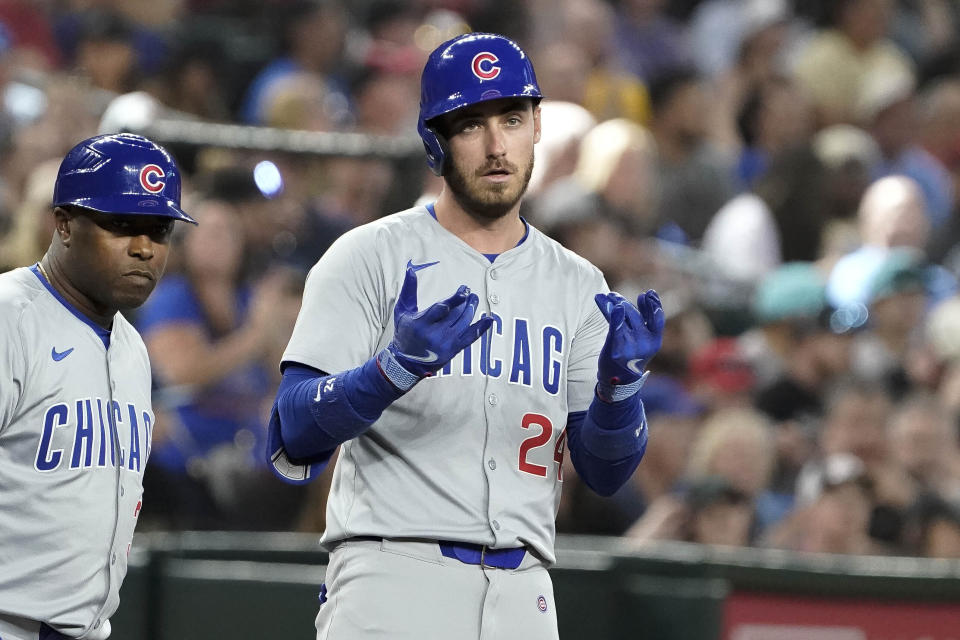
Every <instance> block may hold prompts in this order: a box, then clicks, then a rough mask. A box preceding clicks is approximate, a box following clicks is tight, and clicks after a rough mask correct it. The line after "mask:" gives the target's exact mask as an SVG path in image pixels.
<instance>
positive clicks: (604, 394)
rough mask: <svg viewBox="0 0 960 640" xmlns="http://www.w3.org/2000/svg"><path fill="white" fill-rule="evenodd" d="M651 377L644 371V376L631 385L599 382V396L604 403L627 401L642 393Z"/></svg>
mask: <svg viewBox="0 0 960 640" xmlns="http://www.w3.org/2000/svg"><path fill="white" fill-rule="evenodd" d="M649 376H650V372H649V371H644V372H643V375H642V376H640V378H639V379H638V380H635V381H634V382H631V383H630V384H607V383H604V382H598V383H597V395H598V396H600V399H601V400H603V401H604V402H619V401H620V400H626V399H627V398H629V397H630V396H632V395H633V394H635V393H636V392H637V391H640V388H641V387H642V386H643V383H644V382H646V381H647V378H648V377H649Z"/></svg>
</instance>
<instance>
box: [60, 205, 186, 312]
mask: <svg viewBox="0 0 960 640" xmlns="http://www.w3.org/2000/svg"><path fill="white" fill-rule="evenodd" d="M67 224H68V225H69V237H68V241H69V245H68V251H67V259H68V261H69V264H68V266H69V269H70V279H71V281H72V282H73V284H74V286H76V288H77V289H78V290H79V291H80V293H81V294H83V296H85V297H86V298H87V302H89V303H90V304H91V306H92V310H93V311H94V312H95V313H97V314H104V315H112V313H113V312H115V311H116V310H119V309H133V308H135V307H139V306H140V305H141V304H143V303H144V302H145V301H146V299H147V297H148V296H149V295H150V293H151V292H152V291H153V288H154V287H155V286H156V284H157V281H159V280H160V276H162V275H163V270H164V268H165V267H166V264H167V253H168V250H169V245H170V235H171V234H172V232H173V224H174V220H173V218H168V217H165V216H144V215H104V214H101V213H97V212H94V211H89V210H84V211H83V212H81V213H76V212H74V214H73V215H71V216H70V218H69V220H68V222H67Z"/></svg>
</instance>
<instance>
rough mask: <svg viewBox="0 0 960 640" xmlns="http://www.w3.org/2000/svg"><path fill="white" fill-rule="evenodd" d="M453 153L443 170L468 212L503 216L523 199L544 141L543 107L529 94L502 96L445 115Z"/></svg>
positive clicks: (452, 189) (489, 216)
mask: <svg viewBox="0 0 960 640" xmlns="http://www.w3.org/2000/svg"><path fill="white" fill-rule="evenodd" d="M442 126H443V129H444V131H445V132H446V135H447V140H448V144H449V151H450V157H451V166H450V170H449V171H448V173H447V174H446V176H445V179H446V181H447V184H448V185H449V186H450V190H451V192H452V193H453V196H454V197H455V198H456V200H457V202H459V204H460V205H461V206H462V207H463V208H464V209H465V210H466V211H467V212H469V213H472V214H474V215H477V216H479V217H484V218H499V217H502V216H504V215H506V214H507V213H508V212H510V211H511V210H512V209H513V208H514V206H515V205H516V204H517V203H518V202H520V198H521V197H522V196H523V193H524V191H526V189H527V184H528V183H529V182H530V174H531V172H532V171H533V145H534V144H535V143H536V142H539V141H540V107H539V106H536V107H535V106H533V103H532V101H531V100H530V99H528V98H501V99H498V100H490V101H487V102H481V103H479V104H475V105H471V106H469V107H464V108H463V109H458V110H457V111H454V112H453V113H451V114H449V115H447V116H445V117H444V121H443V123H442Z"/></svg>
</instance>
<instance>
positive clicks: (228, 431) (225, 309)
mask: <svg viewBox="0 0 960 640" xmlns="http://www.w3.org/2000/svg"><path fill="white" fill-rule="evenodd" d="M193 210H194V211H196V212H197V219H198V221H201V223H200V226H202V227H203V230H202V232H201V233H198V234H196V235H194V234H186V235H185V236H184V237H182V239H181V240H182V242H181V244H180V249H181V251H182V252H183V255H182V256H181V265H180V266H181V272H180V273H179V274H169V276H168V277H167V278H166V280H165V285H164V286H163V287H159V286H158V287H157V290H156V291H155V292H154V294H155V297H154V300H155V302H154V303H153V304H151V305H147V306H144V307H143V308H142V309H141V310H140V312H139V314H138V316H137V325H138V327H139V329H140V331H141V334H142V335H143V337H144V342H145V343H146V345H147V350H148V352H149V354H150V360H151V364H152V366H153V368H154V371H155V378H156V381H157V385H158V389H157V393H156V401H155V404H156V405H158V406H159V407H160V409H161V410H164V414H165V418H166V419H165V420H162V421H161V420H158V421H157V429H156V431H155V432H154V444H153V449H152V453H151V456H150V462H151V467H150V470H149V471H148V472H147V476H146V478H145V482H146V483H147V485H148V486H149V487H150V488H151V489H152V493H153V495H155V496H156V499H155V501H154V502H152V503H151V511H150V517H152V518H156V519H158V520H160V522H161V523H163V524H165V525H166V526H173V527H177V528H204V529H207V528H227V529H232V528H244V527H254V528H257V527H265V528H272V527H278V526H280V527H282V526H288V525H289V523H290V519H291V518H292V516H291V515H290V514H285V513H283V506H287V507H289V505H282V504H280V503H281V501H280V500H279V499H276V498H270V499H268V496H269V494H270V490H271V489H273V490H274V491H276V490H277V488H278V487H279V486H280V484H279V482H278V481H275V480H274V479H273V478H272V475H271V474H270V472H269V471H268V470H267V469H266V468H265V466H264V465H263V464H262V462H261V460H262V456H260V455H259V452H260V450H261V448H262V447H263V446H264V445H263V438H264V436H265V433H266V430H265V424H266V417H267V415H268V411H269V407H270V399H271V390H272V388H273V387H274V385H275V384H276V383H277V379H278V372H276V371H274V367H273V366H271V365H270V363H271V362H274V361H273V360H271V359H270V358H274V357H277V355H278V349H282V347H283V346H284V344H285V340H286V338H287V336H288V335H289V332H290V331H291V330H292V326H293V320H295V317H296V312H297V307H298V304H297V299H298V298H297V296H298V295H299V291H298V289H297V288H296V281H295V280H292V279H291V277H290V275H289V274H288V273H286V272H280V271H276V272H272V273H268V274H266V275H264V276H263V277H262V278H261V279H259V280H258V282H257V283H256V284H255V285H253V284H249V283H247V282H245V281H244V280H243V279H242V273H241V267H242V264H243V262H242V261H243V252H244V244H243V242H244V239H243V234H242V230H241V225H240V224H239V223H238V221H237V219H236V217H237V214H236V212H235V211H233V209H232V208H231V207H230V205H228V204H226V203H224V202H218V201H214V200H207V201H205V202H201V203H198V204H197V205H195V206H194V208H193ZM148 490H150V489H148ZM278 493H279V494H281V495H291V494H290V493H288V492H287V493H285V492H278ZM265 509H266V511H265Z"/></svg>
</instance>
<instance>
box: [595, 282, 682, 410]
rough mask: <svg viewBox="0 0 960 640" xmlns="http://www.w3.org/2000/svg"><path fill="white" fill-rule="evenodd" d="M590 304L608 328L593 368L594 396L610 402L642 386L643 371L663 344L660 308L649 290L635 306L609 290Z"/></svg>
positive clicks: (662, 317)
mask: <svg viewBox="0 0 960 640" xmlns="http://www.w3.org/2000/svg"><path fill="white" fill-rule="evenodd" d="M594 301H595V302H596V303H597V306H598V307H600V313H602V314H603V317H604V318H606V319H607V322H608V323H609V325H610V328H609V329H608V331H607V339H606V341H605V342H604V343H603V349H601V350H600V359H599V361H598V365H597V381H598V384H597V393H598V394H599V395H600V398H601V399H603V400H606V401H608V402H613V401H616V400H621V399H623V398H626V397H629V396H631V395H633V394H634V393H636V392H637V390H639V389H640V386H641V385H642V384H643V376H644V369H645V368H646V366H647V363H648V362H649V361H650V359H651V358H653V356H654V355H656V353H657V351H659V350H660V345H661V344H662V343H663V325H664V319H665V318H664V315H663V305H662V304H661V303H660V296H658V295H657V292H656V291H654V290H653V289H650V290H649V291H647V292H646V293H644V294H641V295H640V296H639V297H638V298H637V306H633V304H631V302H630V301H629V300H627V299H626V298H624V297H623V296H621V295H620V294H619V293H616V292H612V291H611V292H610V293H607V294H602V293H598V294H597V295H596V296H594Z"/></svg>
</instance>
